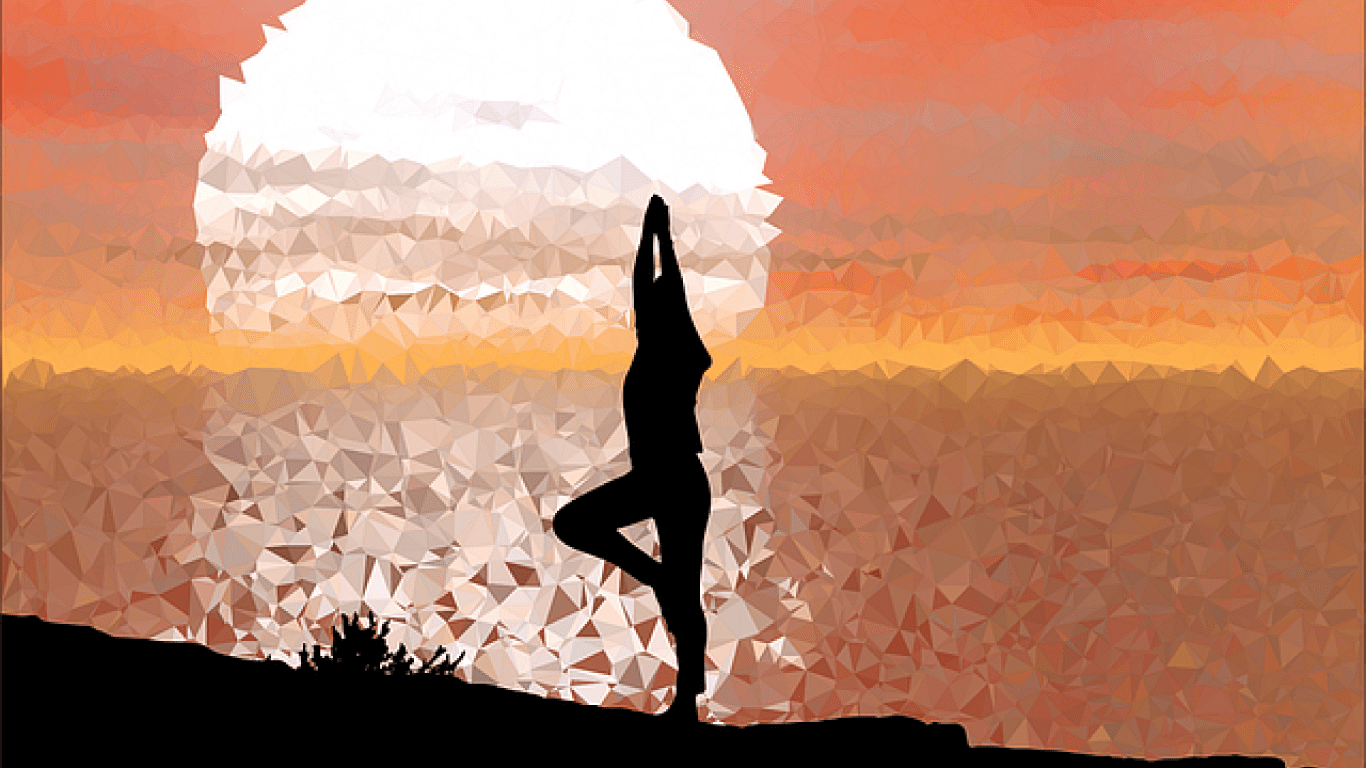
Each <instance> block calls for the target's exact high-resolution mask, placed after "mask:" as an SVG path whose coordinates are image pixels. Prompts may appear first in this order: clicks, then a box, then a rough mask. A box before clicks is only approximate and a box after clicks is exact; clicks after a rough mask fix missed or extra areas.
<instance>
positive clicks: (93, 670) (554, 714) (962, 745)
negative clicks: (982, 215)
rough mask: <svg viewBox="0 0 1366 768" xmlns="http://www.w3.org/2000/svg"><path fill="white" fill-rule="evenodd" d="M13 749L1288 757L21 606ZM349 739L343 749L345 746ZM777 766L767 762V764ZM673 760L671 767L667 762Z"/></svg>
mask: <svg viewBox="0 0 1366 768" xmlns="http://www.w3.org/2000/svg"><path fill="white" fill-rule="evenodd" d="M0 660H3V667H2V668H0V681H2V682H3V691H4V693H3V702H2V703H0V714H2V716H3V722H2V723H0V744H2V745H3V763H4V765H6V766H24V765H78V764H86V763H91V762H99V763H105V762H112V761H118V762H119V763H121V764H122V763H129V764H132V765H176V764H181V763H184V764H188V765H196V766H202V765H235V766H246V765H272V764H286V763H287V762H293V761H294V760H297V759H309V760H318V759H319V758H322V759H324V760H326V764H328V765H350V764H352V763H354V762H358V760H355V759H348V756H349V755H354V754H358V753H368V752H371V751H374V752H381V753H383V754H384V755H385V756H386V764H416V763H417V762H418V761H422V764H424V765H485V766H486V765H495V766H497V765H505V764H507V765H512V764H515V765H536V766H552V765H554V766H559V765H574V764H584V763H589V762H611V763H612V764H614V765H620V764H626V763H634V762H636V761H645V762H658V758H659V757H660V755H661V753H665V752H667V753H668V754H669V755H677V756H680V757H682V758H684V759H688V758H693V759H697V760H699V761H701V760H705V761H707V762H708V763H710V764H714V765H739V764H763V765H773V766H782V765H786V764H796V765H812V764H816V765H819V764H821V763H827V762H828V763H831V764H835V765H847V764H869V765H871V764H879V763H892V764H910V765H919V764H925V765H953V766H979V765H980V766H1006V767H1013V766H1021V765H1059V766H1065V767H1068V768H1090V767H1091V766H1095V767H1096V768H1140V766H1151V765H1157V766H1161V768H1168V767H1171V768H1197V766H1198V768H1275V767H1277V766H1283V765H1284V762H1283V761H1281V760H1280V759H1278V758H1274V757H1260V758H1249V757H1235V756H1221V757H1205V758H1181V759H1175V760H1157V761H1145V760H1139V759H1131V758H1130V759H1126V758H1113V757H1099V756H1091V755H1078V754H1072V753H1067V752H1048V751H1043V750H1022V749H1004V748H994V747H972V748H969V746H968V743H967V736H966V732H965V731H964V730H963V728H962V726H960V725H955V724H927V723H922V722H920V721H918V720H914V719H911V718H908V717H853V718H843V719H837V720H826V721H822V722H811V723H770V724H763V725H752V726H744V727H739V726H725V725H711V724H699V723H691V724H688V725H686V726H684V725H681V724H679V723H677V722H675V721H673V720H671V719H669V718H660V717H652V716H650V715H646V714H642V713H639V712H634V711H631V710H627V709H616V708H604V707H594V706H588V705H584V704H575V703H572V702H566V701H552V700H547V699H542V698H540V697H537V696H534V695H531V694H526V693H520V692H516V691H510V690H506V689H502V688H497V687H494V686H489V685H476V684H470V683H465V682H463V681H461V680H459V679H457V678H451V677H444V676H438V675H411V676H400V677H392V676H386V675H379V674H376V675H374V676H372V677H367V678H354V677H352V678H339V677H332V678H328V677H326V676H323V675H316V674H307V673H304V672H299V671H296V670H292V669H290V668H289V667H288V665H286V664H285V663H284V662H282V661H250V660H246V659H235V658H231V657H228V656H223V655H220V654H218V653H215V652H213V651H211V650H209V649H208V648H206V647H204V646H201V645H197V644H194V643H172V642H159V641H155V640H139V639H130V638H115V637H110V636H109V635H106V634H104V633H102V632H99V631H98V630H95V629H92V628H89V627H81V626H74V625H65V624H52V623H48V622H45V621H42V620H41V619H38V618H36V617H33V616H12V615H5V616H4V618H3V623H0ZM339 748H340V750H339ZM760 761H761V762H760ZM661 764H662V763H661Z"/></svg>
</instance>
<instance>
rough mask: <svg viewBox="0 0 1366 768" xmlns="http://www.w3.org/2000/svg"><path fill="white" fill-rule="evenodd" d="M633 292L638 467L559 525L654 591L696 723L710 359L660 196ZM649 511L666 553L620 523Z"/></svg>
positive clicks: (626, 399) (633, 443)
mask: <svg viewBox="0 0 1366 768" xmlns="http://www.w3.org/2000/svg"><path fill="white" fill-rule="evenodd" d="M656 237H657V238H658V239H659V262H660V270H659V272H660V274H659V276H658V277H657V278H656V276H655V259H654V240H655V238H656ZM632 297H633V304H634V309H635V331H636V353H635V357H634V358H633V359H632V361H631V367H630V369H629V370H628V371H627V372H626V380H625V382H624V384H623V386H622V408H623V411H624V413H625V417H626V439H627V441H628V445H629V451H630V457H631V470H630V471H629V472H627V473H626V474H625V475H623V476H622V477H619V478H616V479H615V480H611V481H609V482H607V483H606V484H604V485H602V486H599V487H598V488H595V489H593V490H592V491H589V492H588V493H586V494H584V495H583V496H580V497H579V498H577V499H574V500H573V501H571V502H570V503H569V504H567V505H565V507H564V508H563V509H561V510H560V511H559V512H558V513H557V514H556V515H555V521H554V529H555V534H556V535H557V536H559V538H560V540H561V541H563V542H564V543H565V544H568V545H569V546H571V547H574V548H575V549H578V550H580V551H583V552H587V553H588V554H591V555H594V556H596V557H600V558H602V559H603V560H606V561H607V562H609V563H612V564H614V565H616V566H617V567H619V568H621V569H622V570H623V571H625V572H626V573H627V574H629V575H630V576H632V577H633V578H635V579H636V580H637V581H639V582H641V583H642V584H645V585H646V586H648V587H650V588H652V589H653V590H654V591H655V597H656V599H658V601H659V606H660V610H661V612H662V613H663V614H664V623H665V625H666V626H667V627H668V630H669V632H670V634H672V635H673V638H674V649H675V652H676V654H677V656H678V682H677V684H676V686H675V689H674V699H673V703H672V704H670V706H669V708H668V710H666V712H665V714H666V715H667V716H670V717H674V718H679V719H684V720H690V721H693V722H695V721H696V720H697V699H696V697H697V694H700V693H702V691H703V688H704V687H705V682H704V678H703V660H704V655H705V652H706V645H707V622H706V616H705V614H704V613H703V611H702V601H701V596H700V595H699V591H700V586H701V579H702V547H703V538H704V536H705V534H706V531H707V519H708V517H710V515H711V484H710V483H709V482H708V480H707V472H706V469H705V468H704V467H703V466H702V460H701V458H700V457H699V456H698V454H699V453H701V451H702V435H701V431H700V430H699V429H698V426H697V413H696V408H697V390H698V387H700V386H701V384H702V376H703V374H705V373H706V371H707V369H708V368H710V367H711V365H712V359H711V355H710V354H709V353H708V352H707V348H706V346H705V345H704V344H703V343H702V337H701V336H700V335H699V334H698V333H697V327H696V326H695V325H693V320H692V315H691V313H689V311H688V300H687V295H686V293H685V292H684V289H683V274H682V273H681V272H680V271H679V268H678V259H677V257H676V256H675V254H674V249H673V239H672V237H671V236H670V234H669V209H668V206H666V205H665V204H664V201H663V200H662V199H660V197H659V196H658V195H655V196H653V197H651V198H650V204H649V206H648V207H647V208H646V210H645V221H644V231H643V232H642V233H641V237H640V247H639V248H638V249H637V251H636V262H635V270H634V272H633V275H632ZM646 518H654V521H655V530H656V533H657V536H658V540H659V554H660V559H659V560H655V559H654V558H652V557H650V556H649V555H647V554H646V553H645V552H643V551H642V550H640V549H639V548H638V547H636V546H635V545H633V544H631V542H630V541H629V540H627V538H626V537H625V536H624V535H622V533H621V531H620V530H619V529H620V528H623V527H625V526H628V525H632V524H634V523H638V522H640V521H642V520H645V519H646Z"/></svg>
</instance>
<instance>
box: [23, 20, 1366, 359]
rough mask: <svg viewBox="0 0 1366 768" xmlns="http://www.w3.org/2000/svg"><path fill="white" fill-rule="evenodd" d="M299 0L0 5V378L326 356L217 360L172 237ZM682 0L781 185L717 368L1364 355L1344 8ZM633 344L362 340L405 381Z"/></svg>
mask: <svg viewBox="0 0 1366 768" xmlns="http://www.w3.org/2000/svg"><path fill="white" fill-rule="evenodd" d="M293 4H294V3H291V2H274V3H270V2H253V3H232V4H220V5H214V4H210V3H207V2H194V3H180V4H173V5H169V6H150V5H148V6H139V5H127V4H118V3H106V2H66V3H37V2H29V1H21V2H13V3H9V2H7V3H6V4H5V7H4V16H5V18H4V21H5V29H6V32H5V46H4V56H5V58H4V83H3V85H4V113H3V122H4V224H5V227H4V229H5V232H4V286H3V289H4V339H5V363H4V367H5V370H6V371H8V370H11V369H12V368H13V367H14V366H15V365H16V364H18V363H19V362H22V361H23V360H24V359H28V358H30V357H39V358H42V359H45V360H48V361H49V362H52V363H54V364H55V365H56V366H57V367H58V369H69V368H75V367H85V366H90V367H98V368H106V369H109V368H116V367H118V366H119V365H122V364H131V365H133V366H134V367H140V368H144V369H154V368H159V367H162V366H164V365H168V364H169V365H175V366H188V365H196V364H203V365H208V366H210V367H214V368H240V367H243V366H247V365H279V366H284V367H292V368H301V369H303V368H311V367H313V366H316V365H317V364H319V363H321V362H322V361H323V360H325V359H326V358H327V357H330V356H332V355H334V354H336V353H337V352H338V350H336V349H312V350H293V351H288V350H286V351H277V352H272V353H270V354H264V353H259V352H254V351H252V350H243V349H229V348H224V347H221V346H219V345H216V344H215V343H214V340H213V338H212V337H211V336H210V335H209V334H208V331H207V328H208V324H207V311H206V310H205V308H204V295H205V293H204V291H205V289H204V284H203V278H202V277H201V275H200V271H199V263H198V254H197V251H196V248H197V246H195V244H194V238H195V232H194V217H193V210H192V203H193V197H194V187H195V178H196V175H197V162H198V159H199V157H200V155H201V153H202V151H203V133H204V131H206V130H207V129H208V128H209V127H210V126H211V125H212V124H213V122H214V121H215V120H216V118H217V114H218V107H217V88H218V79H217V78H218V76H219V75H229V76H232V75H234V74H235V73H238V72H239V71H240V70H239V66H238V65H239V62H241V61H242V60H244V59H245V58H247V57H249V56H250V55H252V54H253V53H254V52H256V51H257V50H259V49H260V47H261V46H262V45H263V44H264V41H265V38H264V35H263V33H262V30H261V27H260V25H261V24H269V23H276V24H277V25H278V21H276V19H277V17H278V15H279V14H281V13H283V12H284V11H286V10H288V8H289V7H290V6H291V5H293ZM674 6H675V7H676V8H677V9H678V10H679V11H681V12H682V13H683V14H684V15H685V16H686V17H687V18H688V19H689V21H690V23H691V25H692V34H693V36H694V37H695V38H697V39H699V40H701V41H702V42H704V43H706V44H708V45H711V46H713V47H715V48H716V49H717V50H718V51H719V52H720V54H721V56H722V59H723V61H724V63H725V64H726V66H727V68H728V70H729V71H730V72H731V74H732V77H733V78H734V80H735V82H736V86H737V88H738V90H739V92H740V94H741V96H742V98H743V99H744V100H745V103H746V106H747V107H748V109H749V111H750V115H751V118H752V120H753V123H754V126H755V131H756V134H757V137H758V140H759V142H760V144H761V145H763V146H764V148H765V149H766V150H767V152H768V153H769V155H768V164H767V167H766V169H765V172H766V174H767V175H768V176H769V178H771V179H772V180H773V184H772V186H771V187H770V188H771V189H772V191H774V192H776V193H777V194H779V195H781V196H782V197H783V198H784V202H783V204H782V205H781V206H780V207H779V209H778V211H777V212H776V213H775V214H774V216H773V218H772V221H773V223H775V224H776V225H777V226H778V227H779V228H780V229H782V230H783V232H782V234H781V235H780V236H779V237H778V239H777V240H775V241H774V242H773V243H771V244H770V249H771V251H772V253H773V268H772V271H771V273H770V281H769V292H768V297H767V309H766V311H765V313H764V314H763V315H762V316H761V317H760V318H759V320H757V321H756V322H755V323H754V324H753V325H752V326H751V327H750V329H749V330H748V332H747V333H746V334H745V337H744V338H742V339H741V340H739V341H738V342H736V343H734V344H731V345H728V347H727V348H726V349H724V350H719V351H720V352H721V357H722V358H727V357H729V358H731V359H734V358H735V357H739V358H740V360H741V361H742V362H744V363H747V364H753V365H797V366H799V367H806V368H815V367H819V366H821V365H833V366H836V367H858V366H862V365H865V364H869V363H878V362H880V363H883V364H885V365H906V364H919V365H927V366H930V367H939V366H946V365H949V364H951V363H953V362H956V361H958V360H961V359H964V358H967V359H972V360H974V361H976V362H979V363H983V364H992V365H997V366H1000V367H1005V368H1014V369H1021V370H1023V369H1027V368H1030V367H1033V366H1035V365H1056V364H1063V363H1067V362H1072V361H1075V360H1085V359H1120V360H1134V361H1144V362H1152V363H1169V364H1175V365H1179V366H1182V367H1186V366H1189V367H1197V366H1199V365H1204V364H1209V363H1216V364H1229V363H1232V362H1235V361H1236V362H1239V363H1241V364H1243V365H1245V366H1248V367H1254V368H1255V367H1256V366H1258V365H1259V364H1260V361H1261V360H1262V359H1264V358H1266V357H1267V356H1273V357H1275V358H1276V359H1277V361H1278V362H1279V363H1280V364H1281V365H1282V367H1286V366H1294V365H1309V366H1311V367H1315V368H1320V369H1334V368H1344V367H1357V366H1359V365H1360V360H1361V349H1362V347H1361V340H1362V335H1361V331H1362V310H1361V307H1362V256H1361V254H1362V214H1361V192H1362V152H1361V143H1362V74H1361V71H1362V46H1363V44H1362V37H1361V35H1362V32H1361V30H1362V23H1361V22H1362V19H1361V16H1362V8H1361V6H1360V4H1359V3H1353V2H1304V3H1295V2H1281V3H1262V4H1259V8H1258V9H1257V10H1247V6H1248V4H1247V3H1240V2H1229V3H1195V4H1192V3H1184V2H1183V3H1166V4H1161V3H1142V4H1132V3H1101V2H1097V3H1061V2H1059V3H1053V2H1030V3H999V2H985V3H942V2H925V3H919V2H916V3H886V4H874V3H855V2H847V1H843V0H841V1H838V2H832V1H830V0H826V1H825V2H817V3H803V4H778V3H774V2H758V3H748V4H742V5H737V4H729V3H704V2H700V1H698V0H679V2H675V3H674ZM785 6H790V7H785ZM627 351H629V350H624V349H616V343H615V342H613V343H612V344H606V345H604V344H594V343H587V342H585V341H583V340H573V339H566V340H559V341H552V342H545V341H544V340H542V348H535V347H526V348H522V349H520V350H511V349H509V348H508V347H507V346H506V345H504V346H503V347H501V348H494V347H491V346H489V345H486V344H481V343H480V341H479V340H459V341H457V340H453V341H452V342H451V343H450V344H446V345H437V346H436V347H433V348H428V349H424V350H418V351H413V350H403V349H398V348H394V347H392V346H391V345H387V344H383V343H369V342H363V343H362V345H361V348H360V349H359V350H354V351H353V352H358V353H360V354H359V359H360V360H362V361H368V362H367V363H363V364H362V367H363V368H364V367H365V365H366V364H368V365H369V372H373V369H374V367H375V366H377V365H378V364H379V363H380V362H381V361H386V360H389V361H392V367H394V368H395V370H396V371H398V372H400V373H401V372H402V370H403V369H405V368H407V369H423V368H427V367H430V366H432V365H439V364H445V363H451V362H459V361H469V360H472V359H473V360H475V361H477V362H498V361H503V362H509V363H520V364H531V365H535V366H537V367H555V366H565V365H572V366H575V367H596V366H606V367H610V366H611V365H613V364H616V363H614V362H613V361H618V362H619V358H620V357H621V355H622V353H623V352H627Z"/></svg>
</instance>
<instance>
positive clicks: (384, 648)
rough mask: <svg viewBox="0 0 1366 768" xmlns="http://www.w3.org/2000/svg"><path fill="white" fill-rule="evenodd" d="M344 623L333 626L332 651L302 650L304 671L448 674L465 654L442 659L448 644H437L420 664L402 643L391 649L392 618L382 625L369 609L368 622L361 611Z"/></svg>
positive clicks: (305, 648)
mask: <svg viewBox="0 0 1366 768" xmlns="http://www.w3.org/2000/svg"><path fill="white" fill-rule="evenodd" d="M341 620H342V627H341V631H340V632H338V631H337V628H336V627H333V628H332V652H331V654H330V655H325V654H324V653H323V649H322V646H320V645H315V646H313V652H312V655H311V656H310V654H309V651H308V645H307V644H305V645H304V647H303V648H302V649H300V651H299V659H300V661H299V669H301V670H303V671H305V672H323V673H328V674H342V675H361V674H381V675H447V676H451V675H454V674H455V670H456V667H457V666H458V665H459V664H460V662H461V661H462V660H463V659H464V658H465V654H464V653H461V654H460V657H459V658H457V659H455V660H454V661H452V660H450V659H443V658H442V657H443V656H445V655H446V649H445V648H438V649H437V650H436V653H434V654H432V657H431V658H430V659H427V660H426V661H424V662H422V663H421V664H419V665H418V666H416V667H414V666H413V665H414V664H416V663H417V662H418V659H417V657H415V656H412V655H411V654H409V653H408V649H407V648H405V647H403V644H402V643H399V645H398V650H397V651H391V650H389V643H388V642H386V641H385V638H386V637H388V636H389V621H388V620H387V619H386V620H385V621H384V622H383V624H382V625H380V624H378V623H377V622H376V621H375V614H374V613H372V612H371V613H369V622H368V623H366V622H364V621H362V619H361V617H360V612H359V611H357V612H356V613H355V614H353V615H351V616H346V615H345V614H343V615H342V617H341Z"/></svg>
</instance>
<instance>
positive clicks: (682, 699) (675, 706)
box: [659, 689, 697, 723]
mask: <svg viewBox="0 0 1366 768" xmlns="http://www.w3.org/2000/svg"><path fill="white" fill-rule="evenodd" d="M659 716H660V717H662V718H664V719H666V720H669V721H670V722H675V723H695V722H697V697H696V696H695V695H692V694H687V693H680V692H679V691H678V690H677V689H675V690H674V700H673V701H672V702H671V703H670V704H669V707H668V709H665V710H664V711H663V712H661V713H660V715H659Z"/></svg>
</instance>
